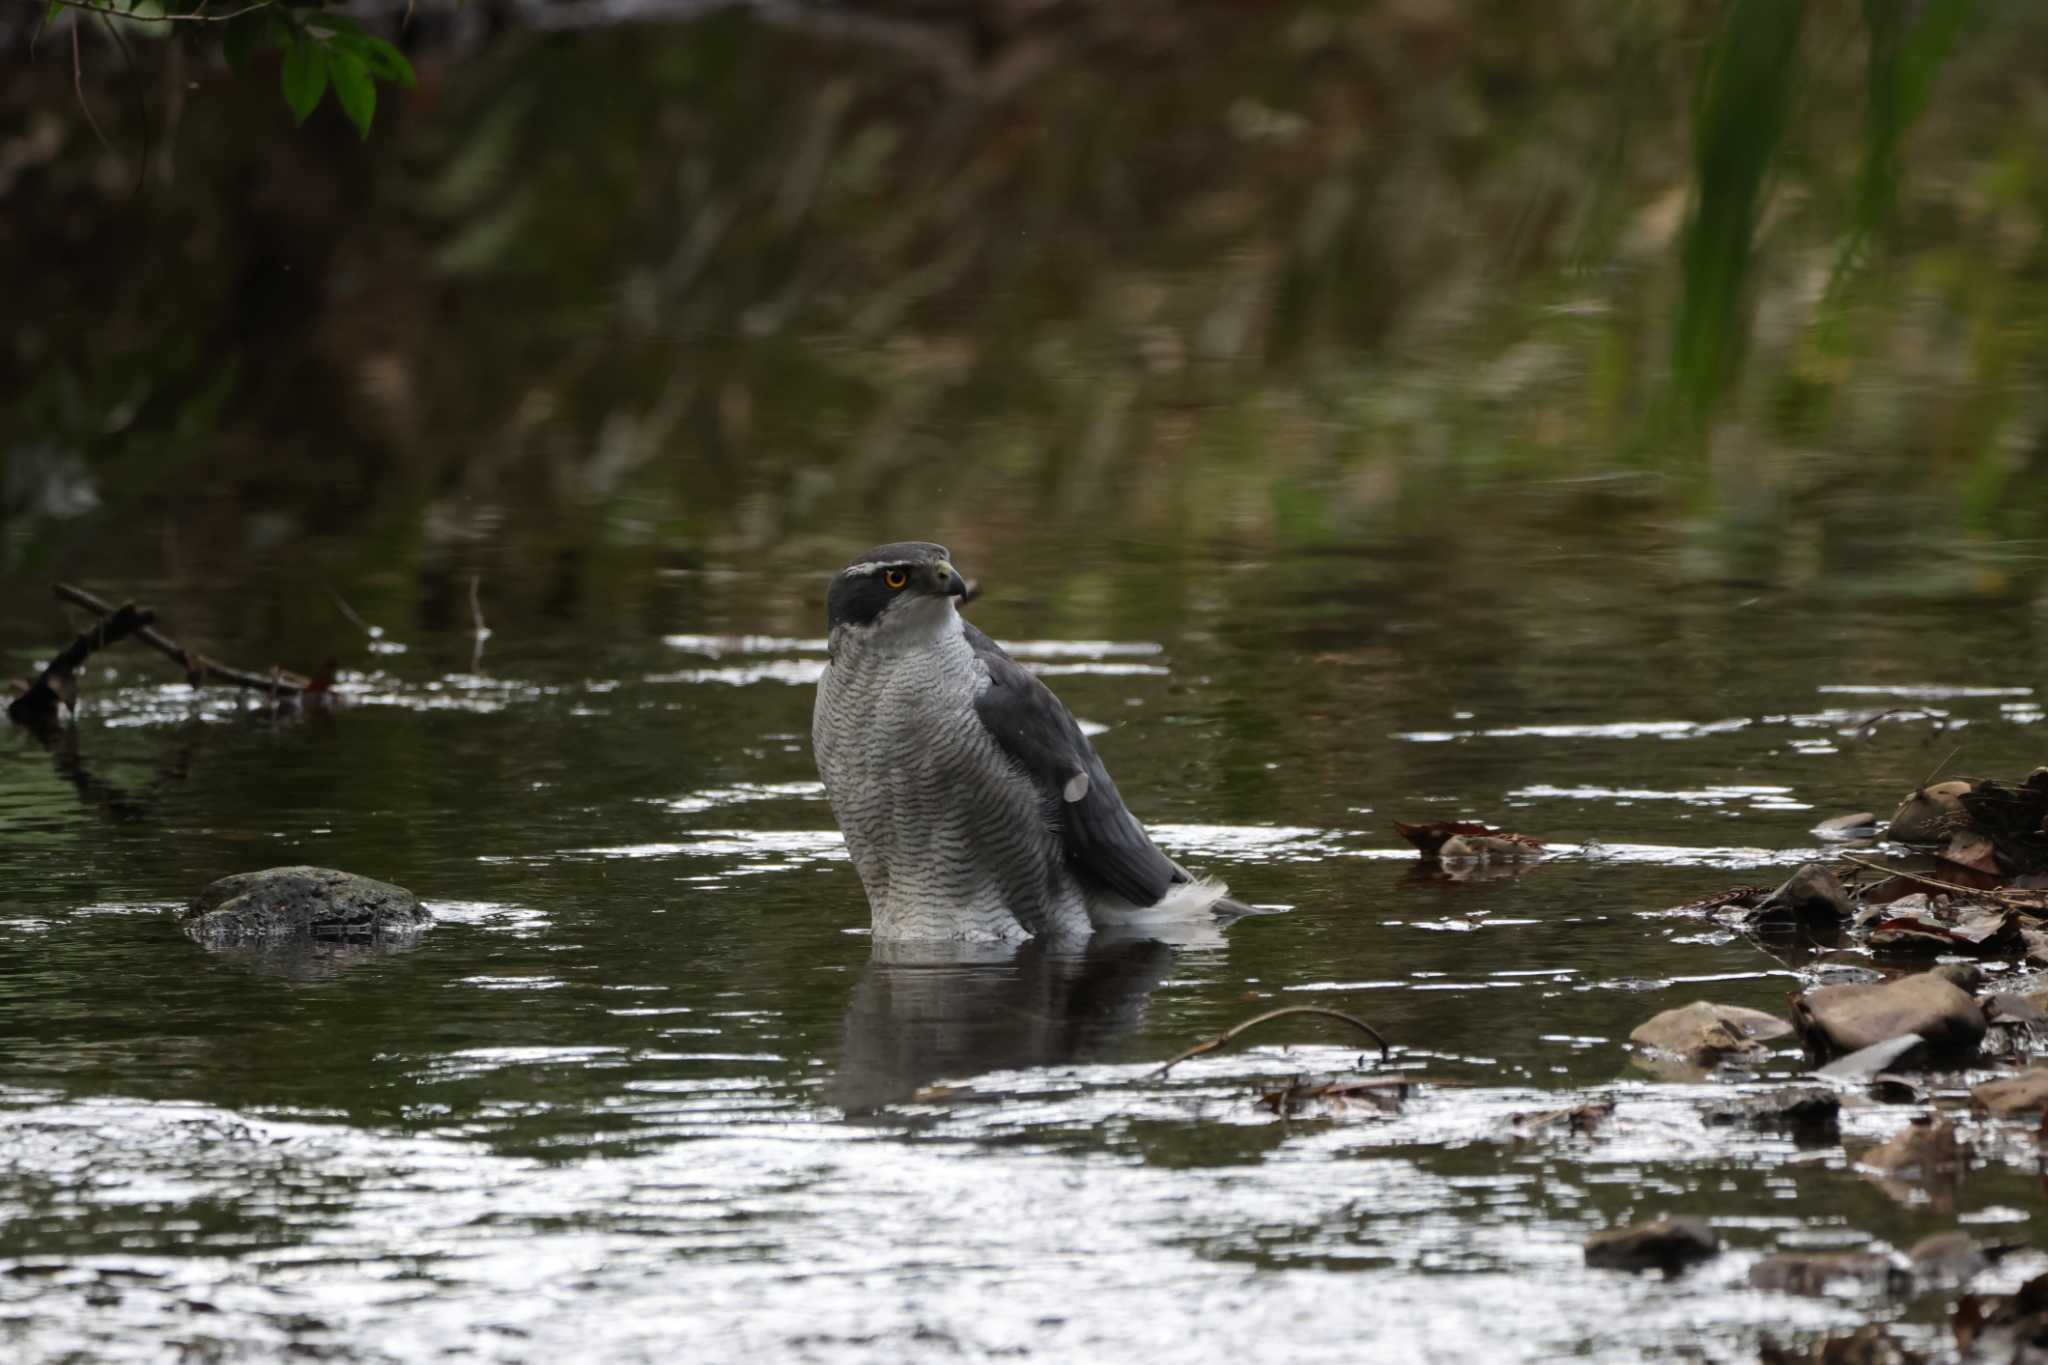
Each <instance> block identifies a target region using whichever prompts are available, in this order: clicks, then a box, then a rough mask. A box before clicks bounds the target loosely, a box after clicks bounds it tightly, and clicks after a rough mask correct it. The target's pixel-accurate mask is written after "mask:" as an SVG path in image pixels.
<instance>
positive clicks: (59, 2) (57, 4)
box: [43, 0, 64, 24]
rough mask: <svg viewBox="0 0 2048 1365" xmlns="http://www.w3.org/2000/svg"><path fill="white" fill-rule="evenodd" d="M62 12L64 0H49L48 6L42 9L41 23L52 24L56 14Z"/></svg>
mask: <svg viewBox="0 0 2048 1365" xmlns="http://www.w3.org/2000/svg"><path fill="white" fill-rule="evenodd" d="M63 12H64V0H50V7H49V8H48V9H46V10H44V11H43V23H45V24H54V23H56V22H57V16H58V15H60V14H62V13H63Z"/></svg>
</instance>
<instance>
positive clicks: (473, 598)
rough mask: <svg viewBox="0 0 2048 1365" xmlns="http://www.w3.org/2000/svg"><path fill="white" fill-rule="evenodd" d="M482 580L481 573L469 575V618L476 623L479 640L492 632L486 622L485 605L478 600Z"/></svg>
mask: <svg viewBox="0 0 2048 1365" xmlns="http://www.w3.org/2000/svg"><path fill="white" fill-rule="evenodd" d="M481 582H482V576H481V575H479V574H471V575H470V576H469V619H470V620H471V621H472V622H474V623H475V625H476V638H477V639H479V640H482V639H485V638H487V637H488V636H489V635H490V633H491V628H490V627H489V626H487V625H485V624H484V609H483V605H482V604H481V603H479V602H478V601H477V588H478V586H479V584H480V583H481Z"/></svg>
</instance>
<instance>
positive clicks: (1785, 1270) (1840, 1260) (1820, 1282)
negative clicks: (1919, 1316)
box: [1749, 1251, 1913, 1298]
mask: <svg viewBox="0 0 2048 1365" xmlns="http://www.w3.org/2000/svg"><path fill="white" fill-rule="evenodd" d="M1749 1282H1750V1284H1751V1285H1753V1286H1754V1287H1756V1288H1758V1289H1768V1290H1772V1291H1774V1292H1776V1293H1780V1294H1805V1295H1809V1296H1815V1297H1817V1296H1819V1295H1822V1294H1828V1293H1833V1292H1838V1291H1840V1290H1845V1289H1846V1290H1848V1291H1850V1292H1852V1293H1858V1294H1864V1293H1879V1294H1886V1295H1890V1296H1891V1297H1893V1298H1905V1297H1906V1296H1908V1295H1910V1294H1911V1293H1912V1292H1913V1274H1912V1272H1911V1271H1910V1270H1907V1269H1906V1268H1905V1267H1904V1266H1902V1265H1900V1264H1898V1262H1896V1261H1894V1260H1893V1259H1892V1258H1891V1257H1890V1256H1888V1255H1886V1254H1884V1253H1883V1252H1878V1251H1780V1252H1777V1253H1775V1254H1774V1255H1770V1256H1766V1257H1764V1258H1763V1259H1762V1260H1760V1261H1758V1262H1757V1263H1756V1264H1755V1265H1753V1266H1751V1267H1750V1268H1749Z"/></svg>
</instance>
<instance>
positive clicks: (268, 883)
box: [178, 867, 433, 948]
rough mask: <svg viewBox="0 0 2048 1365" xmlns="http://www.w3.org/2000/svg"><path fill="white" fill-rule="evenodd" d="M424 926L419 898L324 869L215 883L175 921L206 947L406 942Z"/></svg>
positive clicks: (246, 875)
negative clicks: (299, 943)
mask: <svg viewBox="0 0 2048 1365" xmlns="http://www.w3.org/2000/svg"><path fill="white" fill-rule="evenodd" d="M431 923H433V916H431V915H430V914H428V913H427V910H426V907H425V906H423V905H421V904H420V901H419V897H417V896H415V895H413V893H412V892H410V891H408V890H406V889H405V888H404V887H402V886H393V885H392V884H391V883H390V882H380V881H376V880H374V879H372V878H369V877H359V876H356V875H355V874H354V873H351V872H340V871H337V870H335V869H334V868H328V867H273V868H268V869H266V870H264V871H262V872H242V873H237V874H236V875H234V876H231V877H222V878H221V879H220V880H219V881H217V882H214V883H213V884H211V885H210V886H208V887H206V888H205V889H204V890H203V891H201V892H200V893H199V895H198V896H197V897H196V898H195V899H194V900H193V902H192V904H191V906H190V907H189V908H188V909H186V911H185V912H184V913H183V914H182V915H181V916H180V917H179V921H178V925H179V927H180V928H181V929H183V930H184V931H185V933H186V934H188V935H190V936H191V937H192V938H193V939H194V940H196V941H197V942H199V943H201V944H203V945H205V946H206V947H209V948H232V947H244V946H250V945H266V946H269V945H278V944H288V943H296V942H305V943H355V944H376V943H386V942H396V941H406V940H409V939H411V938H413V937H416V936H417V935H418V934H419V933H420V932H421V931H423V930H425V929H426V928H427V926H428V925H430V924H431Z"/></svg>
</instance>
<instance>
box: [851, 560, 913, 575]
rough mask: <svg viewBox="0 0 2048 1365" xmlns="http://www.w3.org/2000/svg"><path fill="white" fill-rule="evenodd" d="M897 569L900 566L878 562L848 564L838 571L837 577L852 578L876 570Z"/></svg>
mask: <svg viewBox="0 0 2048 1365" xmlns="http://www.w3.org/2000/svg"><path fill="white" fill-rule="evenodd" d="M898 567H900V566H899V565H895V564H884V563H882V562H880V561H879V560H878V561H876V562H875V563H872V564H849V565H847V566H846V567H845V568H843V569H841V570H840V571H839V576H840V577H841V578H852V577H854V576H856V575H858V574H864V573H873V572H874V571H875V570H877V569H894V568H898Z"/></svg>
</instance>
